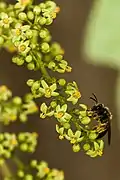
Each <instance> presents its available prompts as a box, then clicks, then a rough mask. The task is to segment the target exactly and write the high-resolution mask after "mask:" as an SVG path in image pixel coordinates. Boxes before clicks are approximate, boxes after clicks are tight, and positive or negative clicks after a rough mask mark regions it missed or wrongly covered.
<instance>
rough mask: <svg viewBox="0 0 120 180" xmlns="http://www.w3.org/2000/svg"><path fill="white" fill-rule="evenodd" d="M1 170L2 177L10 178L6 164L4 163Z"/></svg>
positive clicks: (10, 174)
mask: <svg viewBox="0 0 120 180" xmlns="http://www.w3.org/2000/svg"><path fill="white" fill-rule="evenodd" d="M1 170H2V175H3V177H6V176H7V177H11V176H12V172H11V171H10V169H9V167H8V165H7V164H6V163H4V164H3V165H2V167H1Z"/></svg>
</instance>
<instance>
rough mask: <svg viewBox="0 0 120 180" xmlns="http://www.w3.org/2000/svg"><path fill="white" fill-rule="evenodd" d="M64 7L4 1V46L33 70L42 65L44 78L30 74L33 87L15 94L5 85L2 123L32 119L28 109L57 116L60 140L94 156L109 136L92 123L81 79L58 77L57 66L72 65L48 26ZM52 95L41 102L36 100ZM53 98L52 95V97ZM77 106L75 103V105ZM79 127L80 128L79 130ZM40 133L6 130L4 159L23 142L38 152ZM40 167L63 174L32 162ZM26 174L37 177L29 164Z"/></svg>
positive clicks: (0, 32) (56, 179)
mask: <svg viewBox="0 0 120 180" xmlns="http://www.w3.org/2000/svg"><path fill="white" fill-rule="evenodd" d="M59 11H60V7H59V6H57V5H56V3H55V2H54V1H52V0H45V1H44V2H42V3H40V4H37V5H36V4H33V2H32V0H18V2H17V3H16V4H14V5H13V4H6V3H5V2H0V47H1V48H5V49H6V50H7V51H9V52H11V53H14V55H13V58H12V62H13V63H15V64H16V65H18V66H22V65H23V66H26V67H27V69H28V70H33V71H40V72H41V77H40V78H39V79H37V80H36V79H29V80H28V81H27V85H28V86H29V87H30V91H31V92H30V93H29V94H27V95H25V97H24V98H23V99H22V98H21V97H12V92H11V91H10V90H9V89H8V88H7V87H6V86H0V123H2V124H3V125H9V124H10V123H12V122H14V121H16V120H18V119H19V120H20V121H21V122H22V123H25V122H27V120H28V115H30V114H34V113H39V114H40V118H41V119H45V118H47V119H50V118H51V117H52V118H54V119H56V132H57V133H58V137H59V139H60V140H62V139H66V140H68V141H69V142H70V143H71V144H72V149H73V151H74V152H78V151H80V150H81V149H83V150H84V152H85V153H86V154H87V155H89V156H91V157H96V156H102V154H103V148H104V142H103V140H97V139H96V138H97V132H96V131H95V130H94V129H93V128H92V125H91V123H92V122H91V121H92V120H91V118H90V113H92V112H91V111H90V110H89V108H88V107H87V106H86V105H85V104H82V103H79V99H80V98H81V93H80V91H79V88H78V86H77V84H76V82H75V81H73V82H67V81H66V80H65V79H64V78H60V79H58V78H56V77H53V76H52V75H51V72H58V73H61V74H63V73H65V72H71V71H72V68H71V67H70V66H69V64H68V62H67V61H66V60H65V59H64V50H63V48H62V47H61V46H60V44H59V43H57V42H53V41H52V36H51V33H50V31H49V30H48V27H49V25H51V24H52V23H53V22H54V20H55V18H56V16H57V14H58V13H59ZM41 97H44V99H45V98H46V100H45V101H44V102H43V103H42V104H41V105H37V104H36V103H35V100H36V99H37V98H41ZM47 99H50V100H49V101H47ZM70 104H71V105H72V106H71V105H70ZM73 129H74V130H73ZM37 138H38V135H37V133H35V132H33V133H28V132H26V133H22V132H21V133H19V134H18V135H16V134H14V133H13V134H10V133H6V132H5V133H0V164H1V165H2V164H3V162H4V161H5V159H9V158H11V157H12V156H14V150H15V149H16V148H19V149H20V150H21V151H24V152H34V151H35V148H36V144H37ZM31 167H32V168H35V169H36V170H37V174H36V177H37V178H39V179H45V180H63V178H64V177H63V172H61V171H58V170H56V169H53V170H50V169H49V168H48V165H47V163H46V162H40V163H38V162H37V161H36V160H34V161H32V162H31ZM17 176H18V177H19V178H20V179H26V180H28V179H29V180H32V179H33V177H32V175H31V174H27V172H26V171H24V169H21V170H19V171H18V173H17Z"/></svg>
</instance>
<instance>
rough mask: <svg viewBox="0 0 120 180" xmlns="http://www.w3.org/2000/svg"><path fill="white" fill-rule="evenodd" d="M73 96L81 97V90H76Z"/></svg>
mask: <svg viewBox="0 0 120 180" xmlns="http://www.w3.org/2000/svg"><path fill="white" fill-rule="evenodd" d="M73 97H74V98H76V99H78V98H80V97H81V94H80V92H79V91H76V92H75V93H74V94H73Z"/></svg>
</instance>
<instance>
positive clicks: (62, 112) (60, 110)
mask: <svg viewBox="0 0 120 180" xmlns="http://www.w3.org/2000/svg"><path fill="white" fill-rule="evenodd" d="M66 111H67V104H64V105H63V106H62V107H60V105H58V106H57V107H56V112H55V113H54V116H55V117H56V118H57V119H58V121H59V122H61V123H66V122H68V121H69V120H70V119H71V117H72V116H71V115H70V114H68V113H67V112H66Z"/></svg>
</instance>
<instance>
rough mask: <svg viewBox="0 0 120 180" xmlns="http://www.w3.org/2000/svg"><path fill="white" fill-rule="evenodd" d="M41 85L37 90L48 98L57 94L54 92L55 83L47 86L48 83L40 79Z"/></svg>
mask: <svg viewBox="0 0 120 180" xmlns="http://www.w3.org/2000/svg"><path fill="white" fill-rule="evenodd" d="M41 84H42V87H43V88H42V87H40V88H39V91H40V92H41V93H42V94H44V95H45V97H47V98H50V97H51V96H58V95H59V93H58V92H55V90H56V89H57V85H56V83H54V84H52V85H51V86H48V84H47V83H46V82H45V81H44V80H42V81H41Z"/></svg>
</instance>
